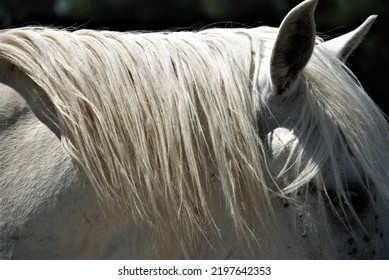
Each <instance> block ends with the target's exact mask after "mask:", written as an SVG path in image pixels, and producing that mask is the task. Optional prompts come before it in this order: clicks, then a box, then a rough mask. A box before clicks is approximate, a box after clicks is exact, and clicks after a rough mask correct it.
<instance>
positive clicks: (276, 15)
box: [0, 0, 389, 115]
mask: <svg viewBox="0 0 389 280" xmlns="http://www.w3.org/2000/svg"><path fill="white" fill-rule="evenodd" d="M300 2H301V0H34V1H31V0H0V25H1V26H2V27H3V28H6V27H16V26H23V25H31V24H41V25H54V26H65V27H66V26H76V27H82V28H108V29H110V30H120V31H123V30H140V29H142V30H144V29H152V30H165V29H168V28H177V27H180V28H187V29H199V28H204V27H206V26H208V25H209V24H211V23H215V22H217V23H218V24H216V25H213V26H227V27H229V26H242V25H243V26H258V25H262V24H266V25H270V26H278V25H279V23H280V22H281V20H282V18H283V17H284V16H285V14H286V13H287V12H288V11H289V10H290V9H291V8H293V7H294V6H295V5H297V4H298V3H300ZM371 14H379V17H378V19H377V21H376V23H375V24H374V26H373V30H372V31H371V32H370V34H369V35H368V38H367V40H366V41H365V42H364V44H363V45H362V46H361V47H360V48H359V49H358V50H357V51H356V52H355V54H354V55H353V56H352V57H351V58H350V60H349V64H350V65H351V68H352V70H353V71H354V72H355V73H356V75H357V76H358V77H359V78H360V79H361V82H362V84H363V85H364V86H365V87H366V89H367V91H368V92H369V93H370V94H371V96H372V97H373V98H374V99H375V101H376V102H377V103H378V104H379V105H380V106H381V108H382V109H383V110H384V111H385V112H386V114H388V115H389V106H388V102H387V98H385V94H386V81H388V80H389V75H388V73H389V48H388V42H387V40H386V38H387V37H388V36H387V30H389V5H388V3H387V0H320V1H319V5H318V8H317V12H316V21H317V28H318V30H319V31H321V32H323V33H324V34H325V36H330V37H333V36H338V35H340V34H343V33H345V32H347V31H350V30H352V29H353V28H355V27H357V26H358V25H359V24H361V23H362V22H363V20H364V19H366V17H367V16H369V15H371ZM237 23H240V24H241V25H239V24H237Z"/></svg>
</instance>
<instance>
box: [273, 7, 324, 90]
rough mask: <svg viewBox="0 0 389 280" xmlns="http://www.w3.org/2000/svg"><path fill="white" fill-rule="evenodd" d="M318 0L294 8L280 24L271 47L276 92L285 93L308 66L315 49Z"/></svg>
mask: <svg viewBox="0 0 389 280" xmlns="http://www.w3.org/2000/svg"><path fill="white" fill-rule="evenodd" d="M316 5H317V0H307V1H304V2H302V3H301V4H300V5H298V6H296V7H295V8H294V9H293V10H291V11H290V12H289V14H288V15H287V16H286V17H285V19H284V20H283V21H282V23H281V25H280V28H279V31H278V35H277V39H276V42H275V45H274V48H273V52H272V56H271V62H270V74H271V79H272V82H273V84H274V86H275V90H276V92H277V93H278V94H282V93H284V92H285V91H286V90H287V89H288V88H289V87H290V86H291V85H292V84H293V82H294V81H295V80H296V79H297V77H298V75H299V74H300V73H301V71H302V70H303V69H304V67H305V65H306V64H307V63H308V61H309V59H310V57H311V55H312V52H313V48H314V46H315V38H316V25H315V19H314V12H315V8H316Z"/></svg>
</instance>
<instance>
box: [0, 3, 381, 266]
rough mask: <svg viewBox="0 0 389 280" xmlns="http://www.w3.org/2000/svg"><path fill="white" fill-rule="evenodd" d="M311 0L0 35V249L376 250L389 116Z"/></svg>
mask: <svg viewBox="0 0 389 280" xmlns="http://www.w3.org/2000/svg"><path fill="white" fill-rule="evenodd" d="M316 5H317V0H307V1H304V2H303V3H301V4H300V5H298V6H297V7H295V8H294V9H293V10H292V11H291V12H290V13H289V14H288V15H287V16H286V17H285V19H284V21H283V22H282V24H281V26H280V28H278V29H276V28H269V27H259V28H253V29H210V30H203V31H200V32H172V33H140V34H135V33H117V32H108V31H90V30H79V31H74V32H69V31H65V30H55V29H50V28H33V27H27V28H17V29H9V30H3V31H1V32H0V101H1V102H0V123H1V125H0V168H1V173H0V258H1V259H107V258H108V259H109V258H111V259H112V258H133V259H136V258H266V259H270V258H283V259H285V258H286V259H295V258H299V259H317V258H325V259H338V258H342V259H347V258H365V259H366V258H367V259H370V258H388V257H389V242H388V236H387V235H386V233H387V232H389V231H388V230H389V220H388V215H387V213H388V206H389V200H388V198H389V196H388V190H389V189H388V181H389V174H388V173H389V172H388V170H389V142H388V139H389V128H388V123H387V120H386V118H385V116H384V115H383V114H382V112H381V111H380V110H379V109H378V107H377V106H376V105H375V104H374V103H373V101H372V100H371V99H370V98H369V97H368V95H367V94H366V93H365V91H364V89H363V88H362V86H361V85H360V84H359V82H358V81H357V79H356V78H355V76H354V75H353V74H352V73H351V71H350V70H349V69H348V68H347V67H346V66H345V64H344V61H345V60H346V59H347V57H348V56H349V55H350V54H351V53H352V51H353V50H354V49H355V48H356V47H357V46H358V45H359V43H360V42H361V40H362V38H363V37H364V36H365V35H366V33H367V32H368V30H369V28H370V26H371V24H372V23H373V21H374V19H375V17H374V16H371V17H369V18H368V19H367V20H366V21H365V22H364V23H363V24H362V25H361V26H360V27H359V28H357V29H356V30H354V31H352V32H350V33H348V34H346V35H344V36H341V37H339V38H335V39H332V40H330V41H327V42H323V41H322V40H321V39H320V38H317V37H316V30H315V22H314V16H313V14H314V10H315V8H316Z"/></svg>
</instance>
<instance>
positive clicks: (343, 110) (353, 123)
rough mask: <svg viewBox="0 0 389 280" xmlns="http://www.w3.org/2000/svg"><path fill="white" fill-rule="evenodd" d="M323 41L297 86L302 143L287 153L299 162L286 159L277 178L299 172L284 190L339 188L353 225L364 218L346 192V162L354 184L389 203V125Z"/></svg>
mask: <svg viewBox="0 0 389 280" xmlns="http://www.w3.org/2000/svg"><path fill="white" fill-rule="evenodd" d="M321 43H322V40H321V39H320V38H318V41H317V44H316V47H315V50H314V53H313V55H312V57H311V59H310V61H309V63H308V65H307V66H306V68H305V69H304V71H303V73H302V77H301V84H300V86H299V88H298V91H299V93H297V94H299V95H300V96H299V97H298V98H299V102H300V104H299V106H300V107H301V108H300V109H299V110H298V117H297V119H295V120H294V121H295V122H294V123H293V124H292V126H291V127H290V129H291V130H292V131H293V132H294V133H295V134H296V138H297V139H298V143H297V144H296V147H295V149H292V150H291V151H290V152H291V153H293V154H290V155H289V156H288V157H289V158H293V159H294V161H289V162H287V163H286V165H287V166H284V167H283V168H282V170H281V173H280V174H278V177H282V176H283V175H285V170H291V169H292V170H294V171H295V174H294V175H293V176H292V177H293V178H294V179H293V180H292V181H291V182H289V184H288V185H287V186H285V188H284V189H283V193H285V194H287V193H291V192H295V191H298V190H299V189H300V188H302V187H304V186H310V187H311V186H312V185H315V188H316V189H318V190H321V191H323V192H325V193H326V194H325V195H324V196H326V195H327V192H330V191H336V193H337V194H336V195H337V196H338V197H339V200H342V201H345V202H346V203H345V205H343V206H344V208H343V209H341V210H340V211H343V212H349V211H351V212H352V214H351V216H352V217H346V220H344V221H343V222H344V223H346V224H349V222H350V221H351V220H353V221H355V220H357V221H359V218H358V214H357V213H356V211H355V209H353V205H352V203H351V202H350V200H349V199H350V198H349V197H348V194H347V188H348V187H349V186H347V183H350V182H347V180H348V179H349V178H347V174H346V173H347V171H346V167H345V166H348V168H350V167H351V169H354V170H356V171H358V173H359V174H357V177H356V178H353V180H355V182H351V183H358V184H359V186H360V187H361V188H362V189H364V191H366V193H367V195H368V196H369V197H370V198H369V199H370V200H371V202H372V204H374V201H375V197H376V196H380V198H381V199H382V200H383V201H385V204H386V205H387V206H386V207H388V206H389V193H388V190H387V182H388V181H389V172H388V170H389V145H388V144H389V143H388V139H389V125H388V122H387V118H386V116H385V115H384V114H383V113H382V111H380V109H379V108H378V106H377V105H376V104H374V102H373V101H372V100H371V99H370V97H369V96H368V95H367V93H366V92H365V90H364V88H363V87H362V86H361V84H360V83H359V81H358V80H357V78H356V77H355V76H354V74H353V73H352V72H351V71H350V70H349V69H348V68H347V66H346V65H345V64H344V63H343V62H342V61H340V60H339V59H337V58H335V57H334V56H333V55H331V53H330V52H329V51H328V50H326V49H325V48H324V47H323V46H321ZM291 165H293V166H291ZM300 191H301V190H300ZM320 205H321V206H323V207H324V203H322V204H320ZM346 208H349V209H346ZM338 210H339V209H338ZM323 212H325V211H323ZM347 219H348V220H347ZM359 222H360V221H359ZM360 225H361V226H362V224H361V223H360ZM350 230H352V227H351V226H350Z"/></svg>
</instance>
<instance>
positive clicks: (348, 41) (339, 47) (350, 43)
mask: <svg viewBox="0 0 389 280" xmlns="http://www.w3.org/2000/svg"><path fill="white" fill-rule="evenodd" d="M376 18H377V16H376V15H373V16H370V17H368V18H367V19H366V20H365V22H364V23H362V24H361V26H359V27H358V28H357V29H355V30H353V31H351V32H349V33H347V34H344V35H342V36H339V37H337V38H334V39H332V40H329V41H327V42H325V43H323V46H324V47H325V48H326V49H328V50H329V51H331V52H332V53H333V54H334V55H336V56H337V57H338V58H339V59H340V60H342V61H343V62H345V61H346V60H347V58H348V57H349V55H350V54H351V53H352V52H353V51H354V50H355V49H356V48H357V47H358V46H359V44H360V43H361V42H362V39H363V37H364V36H365V35H366V34H367V32H369V30H370V28H371V26H372V25H373V23H374V21H375V20H376Z"/></svg>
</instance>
